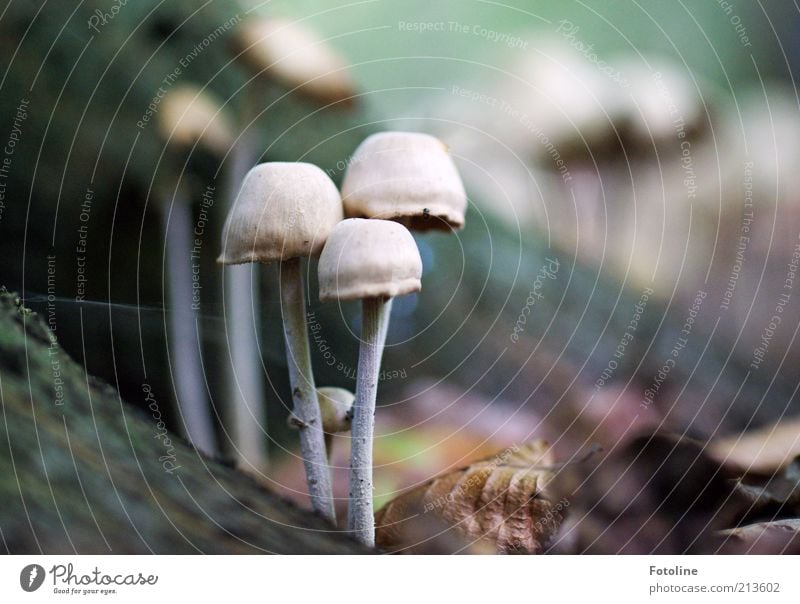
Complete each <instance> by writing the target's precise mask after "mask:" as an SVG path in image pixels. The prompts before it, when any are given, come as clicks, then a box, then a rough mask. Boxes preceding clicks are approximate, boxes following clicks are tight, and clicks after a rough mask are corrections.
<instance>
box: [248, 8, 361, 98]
mask: <svg viewBox="0 0 800 604" xmlns="http://www.w3.org/2000/svg"><path fill="white" fill-rule="evenodd" d="M238 44H239V46H240V47H241V49H242V51H243V53H244V55H243V56H244V58H245V59H246V60H247V61H249V62H250V63H251V64H252V65H253V66H254V67H255V68H256V69H258V70H259V71H262V70H267V71H269V73H270V74H272V75H273V77H274V78H275V79H276V80H278V81H280V82H282V83H283V84H284V85H286V86H288V87H290V88H297V87H300V88H301V90H302V92H303V93H305V94H307V95H308V96H310V97H312V98H314V99H315V100H317V101H321V102H325V103H331V102H336V101H342V100H345V99H348V98H350V97H352V96H353V95H354V94H355V86H354V84H353V80H352V78H351V76H350V73H349V72H348V71H347V63H346V62H345V60H344V59H343V58H342V57H341V56H340V55H339V54H338V53H336V52H335V51H334V50H333V49H332V48H331V47H330V45H328V44H327V43H326V42H325V41H324V40H322V39H321V38H320V37H319V36H317V34H316V33H315V32H313V31H311V30H310V29H307V28H306V27H304V26H303V25H301V24H299V23H297V22H295V21H290V20H288V19H277V18H276V19H250V20H248V21H246V22H245V23H243V24H242V25H241V26H239V37H238Z"/></svg>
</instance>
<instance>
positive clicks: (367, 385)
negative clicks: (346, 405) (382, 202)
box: [318, 218, 422, 546]
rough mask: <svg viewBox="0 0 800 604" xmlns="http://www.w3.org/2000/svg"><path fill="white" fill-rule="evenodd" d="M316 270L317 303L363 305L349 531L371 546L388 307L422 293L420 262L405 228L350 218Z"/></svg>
mask: <svg viewBox="0 0 800 604" xmlns="http://www.w3.org/2000/svg"><path fill="white" fill-rule="evenodd" d="M318 270H319V297H320V300H321V301H323V302H325V301H328V300H339V301H342V300H361V309H362V310H361V312H362V322H361V344H360V348H359V355H358V375H357V379H356V399H355V404H354V406H353V425H352V452H351V458H350V491H349V495H350V505H349V509H348V514H347V526H348V529H349V530H351V531H353V533H354V536H355V538H356V539H357V540H359V541H360V542H362V543H364V544H366V545H369V546H373V545H374V544H375V520H374V516H373V511H372V440H373V430H374V423H375V417H374V416H375V399H376V396H377V391H378V377H379V374H380V365H381V357H382V355H383V346H384V342H385V339H386V329H385V325H386V316H387V315H388V312H389V305H388V304H387V301H389V300H391V298H393V297H395V296H402V295H404V294H410V293H412V292H416V291H419V290H420V288H421V281H420V279H421V277H422V259H421V258H420V255H419V250H418V249H417V244H416V243H415V241H414V238H413V237H412V236H411V233H410V232H409V231H408V229H406V228H405V227H404V226H403V225H401V224H399V223H397V222H392V221H388V220H365V219H363V218H351V219H348V220H344V221H342V222H340V223H339V224H338V225H336V227H335V228H334V229H333V231H332V232H331V234H330V236H329V237H328V241H327V243H326V244H325V247H324V249H323V250H322V255H321V256H320V260H319V267H318Z"/></svg>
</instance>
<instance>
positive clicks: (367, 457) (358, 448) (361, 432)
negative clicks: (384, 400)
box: [347, 298, 391, 547]
mask: <svg viewBox="0 0 800 604" xmlns="http://www.w3.org/2000/svg"><path fill="white" fill-rule="evenodd" d="M389 300H391V298H390V299H389ZM390 310H391V306H390V305H389V304H388V303H387V301H386V300H385V299H384V298H365V299H364V300H363V301H362V303H361V313H362V322H361V347H360V349H359V352H358V377H357V379H356V400H355V403H354V404H353V426H352V452H351V457H350V507H349V508H348V511H347V528H348V529H349V530H351V531H353V536H354V537H355V539H356V540H357V541H360V542H361V543H363V544H364V545H367V546H369V547H374V545H375V518H374V514H373V511H372V440H373V433H374V428H375V399H376V397H377V394H378V377H379V374H380V369H381V357H382V356H383V345H384V341H385V338H386V331H387V329H386V327H387V325H388V317H389V311H390Z"/></svg>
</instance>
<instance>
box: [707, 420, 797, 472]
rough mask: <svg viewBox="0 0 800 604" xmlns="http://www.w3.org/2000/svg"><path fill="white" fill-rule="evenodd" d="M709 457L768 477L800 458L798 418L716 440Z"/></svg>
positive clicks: (712, 444) (710, 449)
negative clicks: (798, 456)
mask: <svg viewBox="0 0 800 604" xmlns="http://www.w3.org/2000/svg"><path fill="white" fill-rule="evenodd" d="M709 452H710V453H711V456H712V457H713V458H714V459H716V460H717V461H719V462H721V463H726V464H731V465H735V466H738V467H739V468H741V469H743V470H745V471H747V472H755V473H759V474H771V473H773V472H775V471H777V470H779V469H780V468H782V467H784V466H785V465H786V464H788V463H789V462H790V461H791V460H792V459H793V458H794V457H795V456H797V455H800V418H793V419H789V420H783V421H780V422H778V423H777V424H773V425H770V426H766V427H763V428H759V429H758V430H752V431H750V432H745V433H744V434H741V435H739V434H737V435H734V436H728V437H726V438H723V439H719V440H716V441H714V442H712V443H711V446H710V447H709Z"/></svg>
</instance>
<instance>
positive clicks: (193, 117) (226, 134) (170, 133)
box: [158, 85, 233, 153]
mask: <svg viewBox="0 0 800 604" xmlns="http://www.w3.org/2000/svg"><path fill="white" fill-rule="evenodd" d="M158 129H159V132H160V133H161V136H163V137H164V139H166V140H167V142H169V143H170V144H172V145H179V146H182V147H191V146H193V145H195V144H199V145H202V146H204V147H206V148H207V149H208V150H210V151H212V152H214V153H224V152H225V151H226V150H227V149H228V148H230V146H231V145H232V144H233V128H232V127H231V124H230V123H229V121H228V119H227V116H226V115H225V114H224V113H223V112H222V110H221V106H220V104H219V103H218V102H217V100H216V99H215V98H214V97H213V96H212V95H211V94H210V93H208V92H206V91H203V90H200V89H199V88H197V87H195V86H189V85H180V86H176V87H175V88H171V89H170V90H169V92H167V94H166V95H165V96H164V98H163V99H162V100H161V105H160V107H159V110H158Z"/></svg>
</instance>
